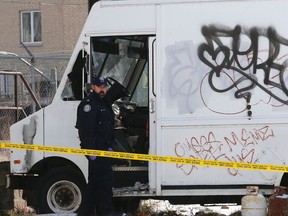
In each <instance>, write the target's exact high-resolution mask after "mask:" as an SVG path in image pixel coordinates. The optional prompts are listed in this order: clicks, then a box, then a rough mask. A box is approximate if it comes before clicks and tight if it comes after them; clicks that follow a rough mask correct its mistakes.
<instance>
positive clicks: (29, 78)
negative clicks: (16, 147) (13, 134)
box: [0, 52, 70, 141]
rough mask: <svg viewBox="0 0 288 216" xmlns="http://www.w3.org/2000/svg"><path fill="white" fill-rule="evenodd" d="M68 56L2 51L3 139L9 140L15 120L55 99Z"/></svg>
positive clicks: (0, 136)
mask: <svg viewBox="0 0 288 216" xmlns="http://www.w3.org/2000/svg"><path fill="white" fill-rule="evenodd" d="M69 58H70V56H67V55H61V56H35V57H34V59H32V58H30V57H29V56H28V57H27V56H18V55H16V54H14V53H3V52H0V126H1V130H0V140H2V141H9V140H10V134H9V128H10V126H11V125H12V124H14V123H15V122H17V121H19V120H21V119H23V118H25V117H26V116H28V115H30V114H31V113H33V112H34V111H37V110H38V109H39V107H45V106H47V105H49V104H50V103H51V102H52V99H53V97H54V95H55V92H56V89H57V86H58V84H59V82H60V80H61V78H62V76H63V73H64V70H65V68H66V66H67V63H68V60H69ZM32 90H35V91H32ZM33 97H34V98H33Z"/></svg>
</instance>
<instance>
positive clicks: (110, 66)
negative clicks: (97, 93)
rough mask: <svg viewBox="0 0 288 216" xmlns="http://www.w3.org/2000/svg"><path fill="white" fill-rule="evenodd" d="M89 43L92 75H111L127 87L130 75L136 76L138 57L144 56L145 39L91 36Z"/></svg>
mask: <svg viewBox="0 0 288 216" xmlns="http://www.w3.org/2000/svg"><path fill="white" fill-rule="evenodd" d="M91 44H92V51H91V57H92V76H93V77H96V76H104V77H112V78H114V79H115V80H117V81H118V82H120V83H121V84H122V85H124V86H125V87H128V85H129V82H130V81H131V77H132V76H133V77H134V76H137V70H136V66H137V63H138V61H139V59H141V58H143V57H144V58H145V56H144V54H143V50H144V47H145V41H141V38H139V37H137V38H136V37H129V38H128V37H126V38H125V37H120V38H119V37H105V38H103V37H100V38H93V39H92V43H91ZM142 69H143V68H142ZM140 75H141V74H139V77H140Z"/></svg>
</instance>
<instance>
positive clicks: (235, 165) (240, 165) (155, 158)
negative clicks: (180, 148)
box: [0, 142, 288, 172]
mask: <svg viewBox="0 0 288 216" xmlns="http://www.w3.org/2000/svg"><path fill="white" fill-rule="evenodd" d="M0 148H9V149H21V150H31V151H43V152H57V153H63V154H76V155H88V156H99V157H110V158H118V159H128V160H141V161H150V162H165V163H176V164H190V165H194V166H211V167H220V168H232V169H244V170H260V171H271V172H288V166H280V165H271V164H252V163H244V162H232V161H220V160H202V159H195V158H183V157H175V156H159V155H151V154H135V153H128V152H113V151H100V150H91V149H80V148H65V147H59V146H58V147H56V146H41V145H33V144H16V143H7V142H2V143H0Z"/></svg>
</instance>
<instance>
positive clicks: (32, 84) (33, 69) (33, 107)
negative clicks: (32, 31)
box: [21, 42, 36, 113]
mask: <svg viewBox="0 0 288 216" xmlns="http://www.w3.org/2000/svg"><path fill="white" fill-rule="evenodd" d="M21 44H22V45H23V47H24V48H25V50H26V52H27V53H28V55H29V56H30V57H31V88H32V92H33V93H34V94H35V58H34V55H33V54H32V53H31V52H30V50H28V48H27V47H26V46H25V44H24V43H23V42H21ZM34 112H36V104H35V102H34V101H32V113H34Z"/></svg>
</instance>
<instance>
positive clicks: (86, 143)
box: [75, 92, 115, 150]
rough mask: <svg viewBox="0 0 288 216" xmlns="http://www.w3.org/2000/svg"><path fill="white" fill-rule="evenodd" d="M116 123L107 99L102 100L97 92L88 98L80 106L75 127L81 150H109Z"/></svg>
mask: <svg viewBox="0 0 288 216" xmlns="http://www.w3.org/2000/svg"><path fill="white" fill-rule="evenodd" d="M104 98H105V97H104ZM114 123H115V119H114V113H113V111H112V108H111V105H109V103H108V102H107V101H106V100H105V99H101V97H100V96H99V95H98V94H97V93H96V92H93V93H91V94H90V95H88V96H86V97H85V98H84V99H83V100H82V101H81V103H80V104H79V106H78V109H77V122H76V126H75V127H76V128H77V129H78V133H79V138H80V141H81V144H80V145H81V148H85V149H96V150H107V149H108V148H109V147H111V144H112V142H113V141H114Z"/></svg>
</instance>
